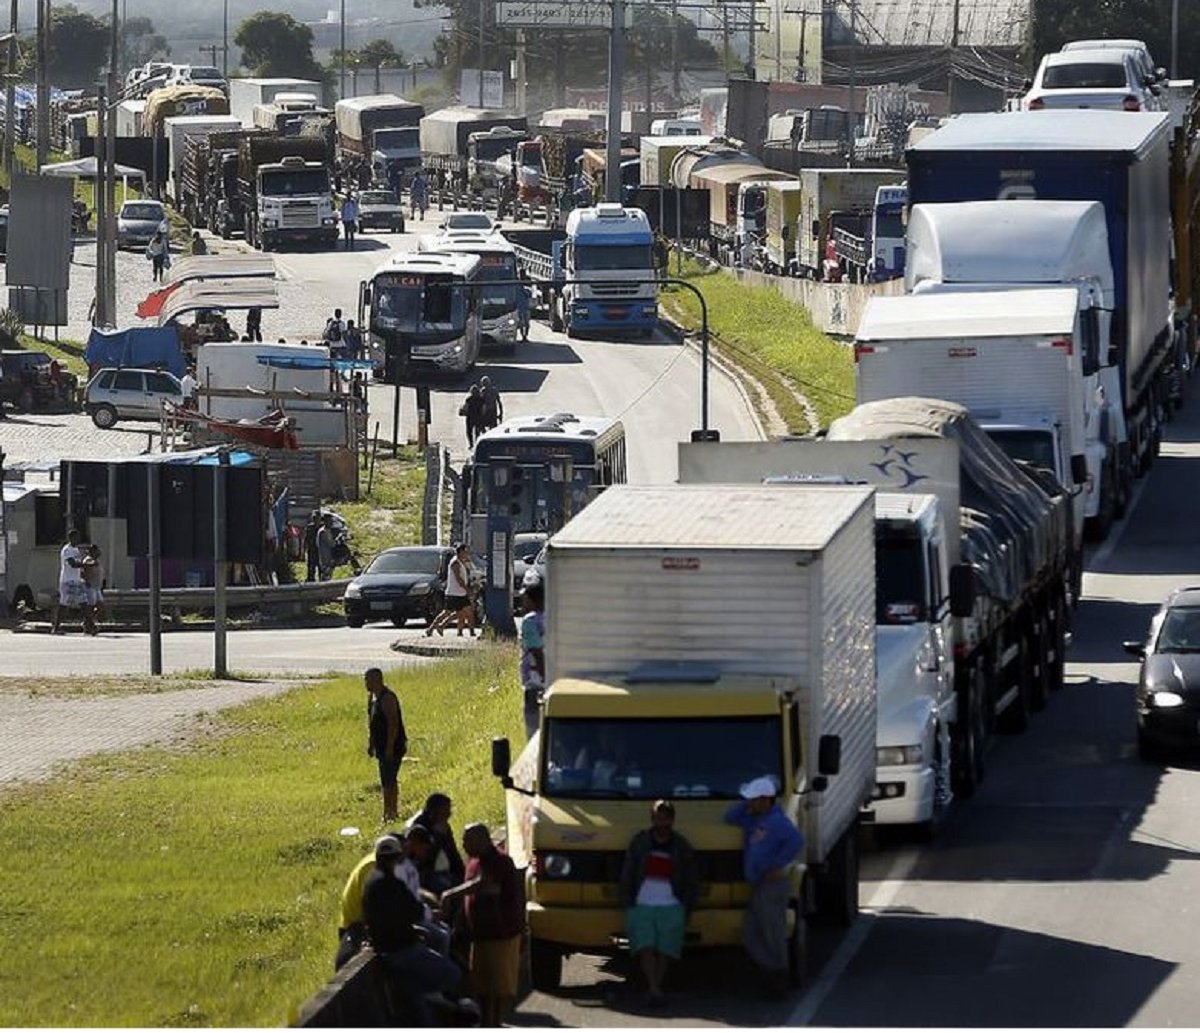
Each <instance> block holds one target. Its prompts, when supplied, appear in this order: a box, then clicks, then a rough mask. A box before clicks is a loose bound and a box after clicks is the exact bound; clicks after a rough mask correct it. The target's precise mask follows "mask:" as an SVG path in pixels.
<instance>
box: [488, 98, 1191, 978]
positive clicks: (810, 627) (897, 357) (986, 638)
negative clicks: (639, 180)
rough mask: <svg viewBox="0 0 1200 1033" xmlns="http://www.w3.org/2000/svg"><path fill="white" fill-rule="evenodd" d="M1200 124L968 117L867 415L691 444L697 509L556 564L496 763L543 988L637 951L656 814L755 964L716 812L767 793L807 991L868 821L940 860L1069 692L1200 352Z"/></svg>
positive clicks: (875, 372) (865, 385)
mask: <svg viewBox="0 0 1200 1033" xmlns="http://www.w3.org/2000/svg"><path fill="white" fill-rule="evenodd" d="M1198 107H1200V105H1198V103H1197V102H1196V101H1195V100H1193V101H1192V102H1191V103H1190V105H1189V106H1188V108H1187V110H1186V111H1184V112H1182V113H1177V114H1176V116H1175V117H1174V118H1172V116H1171V115H1170V114H1168V113H1162V112H1144V111H1142V112H1134V111H1099V110H1034V111H1023V112H1006V113H996V114H980V115H964V116H960V117H958V118H955V119H952V120H950V121H949V123H947V124H946V125H945V126H943V127H942V128H940V129H938V130H937V131H935V132H933V133H931V134H929V135H928V136H927V137H925V138H924V139H923V140H922V141H920V142H919V143H917V144H916V145H915V146H913V147H912V148H911V149H910V150H909V153H908V155H907V159H908V169H907V177H906V182H905V187H906V190H907V204H906V206H905V209H904V210H905V221H906V226H905V227H904V229H905V233H904V241H903V243H904V245H905V248H906V256H907V257H906V262H905V265H904V268H903V276H904V284H903V285H904V288H905V293H904V294H903V295H896V296H875V297H872V298H871V299H870V300H869V301H868V303H867V306H866V310H865V314H864V316H863V318H862V321H861V324H860V325H859V327H858V330H857V334H856V338H855V342H854V350H855V363H856V407H855V408H854V409H853V410H852V411H851V412H850V413H849V414H847V415H846V416H843V417H842V418H840V419H837V420H835V421H834V422H833V424H832V425H831V426H830V428H829V430H828V432H827V433H826V434H824V435H821V436H818V437H815V438H805V439H798V438H796V439H790V438H789V439H782V440H775V441H767V442H713V441H701V442H689V443H683V444H680V445H679V461H678V470H679V481H680V483H679V484H678V485H676V486H672V487H662V488H633V487H624V486H616V487H612V488H609V489H608V490H606V491H605V492H604V493H603V494H602V495H600V496H599V497H598V498H597V499H596V500H595V501H593V502H591V503H590V504H589V505H588V506H587V507H586V508H585V509H584V510H583V511H582V512H581V513H580V514H579V515H577V516H576V517H575V518H574V519H573V520H572V521H571V522H570V523H568V524H567V525H566V526H565V528H564V529H563V530H562V531H560V532H559V533H557V534H555V535H554V536H553V537H551V539H550V540H549V543H548V545H547V547H546V557H547V558H546V568H545V575H544V576H545V584H546V589H547V604H546V620H547V628H546V641H547V670H546V685H547V686H548V688H547V690H546V691H545V693H544V695H543V702H542V710H541V714H540V724H539V730H538V734H537V735H536V736H534V737H533V738H532V739H531V740H530V741H529V743H528V744H527V745H526V747H525V749H524V750H523V751H522V752H521V753H520V755H519V756H517V757H515V758H514V756H513V755H512V750H511V748H510V746H509V744H508V742H507V741H505V740H497V741H496V742H495V743H494V744H493V757H492V760H493V771H494V773H495V774H496V775H497V777H499V778H500V779H501V780H502V782H503V784H504V786H505V788H506V799H507V810H508V843H509V847H510V850H511V851H512V853H513V855H514V857H515V858H516V859H517V861H518V864H522V865H525V866H527V869H528V872H529V875H528V892H529V904H528V911H527V917H528V922H529V929H530V936H531V944H530V946H531V960H532V973H533V979H534V981H535V984H536V985H538V986H540V987H542V988H553V987H555V986H557V985H558V983H559V981H560V979H561V974H562V962H563V958H564V957H565V956H566V955H568V954H570V953H573V952H584V953H601V954H602V953H607V952H609V951H611V950H613V949H614V946H615V945H618V944H620V943H621V942H622V940H623V937H624V920H623V914H622V912H621V909H620V908H619V906H618V902H617V900H616V898H615V896H614V895H613V893H612V892H610V890H611V888H612V885H613V884H614V883H615V880H616V874H617V872H618V871H619V867H620V859H621V856H622V852H623V850H624V847H625V845H626V844H627V843H628V841H629V838H630V836H631V835H632V833H633V832H634V831H635V830H636V829H637V828H639V827H640V826H641V824H642V823H643V821H644V811H645V807H646V805H647V803H648V801H650V800H653V799H657V798H659V797H665V798H668V799H670V800H672V801H673V803H674V804H675V807H676V809H677V815H678V816H677V824H678V825H679V827H681V828H683V829H685V830H686V832H687V834H688V836H689V838H690V839H691V841H692V842H693V844H694V845H695V846H696V849H697V855H698V864H699V867H700V873H701V880H702V882H703V884H704V891H703V895H702V898H701V902H700V904H699V905H698V907H697V908H696V910H695V911H694V912H693V913H692V914H691V915H690V917H689V924H688V936H689V942H690V943H695V944H696V945H720V944H729V943H736V942H738V937H739V926H740V921H741V911H742V908H743V907H744V905H745V902H746V899H747V889H746V887H745V885H744V883H743V882H742V875H741V871H740V867H739V856H738V847H739V846H740V841H739V838H738V833H737V831H736V830H733V829H730V828H729V827H728V826H726V825H724V824H723V822H722V820H721V815H722V812H723V810H724V808H725V807H726V806H727V804H728V801H729V800H730V799H732V798H735V797H736V796H737V793H738V787H739V786H740V785H741V784H742V783H743V782H745V781H747V780H749V779H751V778H754V777H758V776H761V775H763V774H769V775H770V776H771V777H772V778H773V779H774V780H775V782H776V785H777V787H778V790H779V803H780V805H781V806H782V807H783V808H784V810H785V812H786V813H787V814H788V815H789V816H790V817H791V818H792V820H794V821H795V822H796V823H797V825H799V826H800V827H801V829H802V830H803V831H804V833H805V841H806V842H805V848H804V853H803V856H802V857H801V858H800V863H799V864H798V865H797V866H796V869H795V870H794V872H793V873H792V891H793V892H792V896H791V901H790V903H789V908H790V914H791V918H790V921H789V928H790V930H791V933H790V937H791V938H790V947H791V964H792V969H793V974H794V975H795V976H796V977H797V979H799V978H800V977H801V976H802V974H803V969H804V963H805V949H806V946H805V944H806V941H805V927H806V919H808V918H825V919H830V920H833V921H838V922H848V921H849V920H851V919H852V918H853V915H854V913H855V911H856V909H857V883H858V858H857V839H856V831H857V829H858V827H859V825H860V823H862V822H873V823H878V824H885V823H886V824H901V825H908V826H911V827H912V828H914V829H915V830H916V831H917V832H918V833H920V834H922V835H929V834H932V833H933V832H934V831H935V829H936V826H937V824H938V822H939V820H940V816H941V815H942V814H943V813H944V810H945V807H946V806H947V804H949V803H950V802H951V800H952V799H953V798H954V797H955V796H960V797H970V796H971V795H973V794H974V793H975V791H976V790H977V789H978V787H979V785H980V783H981V782H982V780H983V779H984V777H985V775H986V771H987V755H988V745H989V740H990V739H991V737H992V736H993V735H994V734H995V733H996V732H998V731H1006V730H1011V731H1020V730H1022V729H1024V727H1025V726H1026V725H1027V724H1028V723H1029V721H1030V718H1031V715H1032V713H1033V712H1035V711H1037V710H1039V709H1041V708H1042V707H1044V706H1045V705H1046V704H1047V701H1048V699H1049V697H1050V695H1051V694H1052V692H1053V691H1054V690H1056V689H1057V688H1059V687H1060V686H1061V685H1062V680H1063V672H1064V664H1065V654H1066V649H1067V647H1068V644H1069V638H1070V629H1071V626H1072V621H1073V609H1074V606H1075V604H1076V602H1077V601H1078V598H1079V592H1080V586H1081V577H1082V557H1083V542H1084V540H1085V538H1087V537H1089V536H1090V537H1092V538H1096V539H1098V538H1101V537H1103V536H1104V535H1105V534H1106V533H1107V532H1108V529H1109V527H1110V525H1111V523H1112V520H1113V519H1114V518H1115V517H1116V516H1117V515H1119V514H1120V513H1121V512H1122V511H1123V509H1124V507H1125V506H1126V505H1127V504H1128V501H1129V498H1130V494H1131V491H1132V485H1133V480H1134V478H1135V477H1136V476H1137V475H1138V474H1140V473H1141V472H1143V471H1144V470H1145V469H1146V468H1147V467H1148V466H1149V465H1150V463H1151V462H1152V461H1153V459H1154V457H1155V454H1156V452H1157V450H1158V444H1159V441H1160V438H1161V431H1162V425H1163V423H1164V422H1165V421H1166V420H1167V419H1168V418H1169V417H1170V414H1171V412H1172V410H1173V409H1174V408H1175V407H1176V406H1177V405H1178V404H1180V402H1181V399H1182V379H1183V377H1184V376H1185V375H1186V374H1187V373H1188V372H1189V371H1190V369H1191V366H1192V363H1193V362H1194V359H1195V355H1196V313H1195V297H1196V290H1197V286H1198V284H1197V278H1198V271H1197V262H1196V239H1195V234H1196V232H1197V227H1196V225H1195V223H1194V220H1193V214H1194V211H1195V208H1196V197H1197V190H1198V189H1200V147H1198V145H1197V133H1196V130H1195V127H1196V125H1197V123H1196V112H1197V110H1198ZM672 160H674V159H672ZM726 164H729V165H732V164H734V162H730V163H726ZM701 171H703V170H701ZM688 174H689V177H691V176H693V175H694V174H695V170H694V169H693V170H689V173H688ZM782 182H787V181H785V180H778V179H772V178H770V177H767V178H764V179H763V180H762V183H763V184H764V187H765V188H770V187H771V186H773V185H774V184H776V183H782ZM880 185H886V184H880ZM793 189H794V188H793ZM800 189H801V192H803V187H801V188H800ZM664 744H667V745H666V746H664Z"/></svg>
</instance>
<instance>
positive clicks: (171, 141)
mask: <svg viewBox="0 0 1200 1033" xmlns="http://www.w3.org/2000/svg"><path fill="white" fill-rule="evenodd" d="M163 128H164V131H165V135H166V137H167V141H168V155H169V157H168V159H167V161H168V165H167V173H168V175H167V183H168V186H169V188H170V193H171V200H172V201H178V200H179V185H180V184H179V180H180V175H181V173H182V171H183V151H184V147H183V141H184V138H185V137H188V136H209V135H211V134H212V133H229V132H232V131H233V130H235V129H239V128H241V123H240V122H239V121H238V120H237V119H236V118H235V117H234V116H233V115H175V116H173V117H171V118H168V119H165V120H164V121H163Z"/></svg>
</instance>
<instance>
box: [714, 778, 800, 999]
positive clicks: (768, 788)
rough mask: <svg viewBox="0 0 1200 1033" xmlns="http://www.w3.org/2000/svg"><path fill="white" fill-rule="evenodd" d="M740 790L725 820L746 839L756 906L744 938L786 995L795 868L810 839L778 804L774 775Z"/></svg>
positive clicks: (772, 987) (771, 983) (776, 989)
mask: <svg viewBox="0 0 1200 1033" xmlns="http://www.w3.org/2000/svg"><path fill="white" fill-rule="evenodd" d="M739 792H740V793H741V797H742V799H741V801H740V802H739V803H735V804H734V805H733V806H732V807H730V808H729V810H728V811H727V812H726V813H725V821H726V822H727V823H728V824H730V825H738V826H740V827H741V828H742V831H743V834H744V837H745V841H744V842H745V845H744V851H745V853H744V858H743V860H744V864H745V874H746V882H748V883H749V884H750V902H749V903H748V904H747V906H746V916H745V922H744V925H743V927H742V940H743V942H744V943H745V945H746V953H747V954H749V955H750V959H751V960H752V961H753V962H754V963H755V964H756V965H757V966H758V967H759V968H760V969H761V970H762V972H763V975H764V976H765V977H766V982H767V988H768V990H769V992H771V993H772V994H782V993H785V992H786V990H787V987H788V940H787V911H788V898H789V896H790V895H791V885H792V880H791V873H792V865H793V864H794V863H795V861H796V858H797V857H798V856H799V854H800V850H801V848H802V847H803V846H804V836H803V835H802V834H801V832H800V830H799V829H798V828H796V826H795V825H794V824H793V823H792V821H791V819H790V818H788V816H787V815H786V814H784V813H783V811H782V810H781V809H780V807H779V805H778V804H776V803H775V796H776V793H777V790H776V788H775V780H774V779H773V778H771V776H770V775H765V776H763V777H762V778H756V779H754V780H752V781H750V782H747V783H746V784H745V785H744V786H742V787H741V789H740V790H739ZM800 920H801V921H802V920H803V918H801V919H800Z"/></svg>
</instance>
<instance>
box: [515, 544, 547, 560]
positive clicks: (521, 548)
mask: <svg viewBox="0 0 1200 1033" xmlns="http://www.w3.org/2000/svg"><path fill="white" fill-rule="evenodd" d="M543 544H544V543H543V541H542V539H541V538H531V539H529V540H528V541H523V542H517V543H515V544H514V545H513V556H514V557H515V558H516V559H519V560H520V561H521V562H522V563H532V562H533V561H534V560H535V559H536V558H537V555H538V553H540V552H541V551H542V545H543Z"/></svg>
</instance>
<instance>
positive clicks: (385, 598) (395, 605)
mask: <svg viewBox="0 0 1200 1033" xmlns="http://www.w3.org/2000/svg"><path fill="white" fill-rule="evenodd" d="M453 554H454V553H453V550H452V549H448V548H446V547H445V546H440V545H413V546H406V547H401V548H397V549H387V550H385V551H384V552H381V553H380V554H379V555H378V556H376V557H375V558H374V559H373V560H371V562H370V564H369V565H368V566H367V568H366V570H364V571H363V572H362V573H361V574H359V575H358V577H356V578H355V579H354V580H353V581H351V582H350V584H348V585H347V586H346V594H345V595H344V596H343V597H342V605H343V606H344V607H345V610H346V623H347V624H349V625H350V627H352V628H361V627H362V626H363V625H364V624H366V623H367V621H381V620H390V621H391V622H392V623H393V624H394V625H396V627H398V628H402V627H403V626H404V625H405V623H407V622H408V621H409V620H412V619H414V618H417V619H420V620H423V621H425V623H426V624H429V623H431V622H432V621H433V618H434V617H436V616H437V615H438V614H439V613H440V612H441V609H442V602H443V601H444V599H445V597H446V567H447V566H448V565H449V563H450V560H451V557H452V556H453Z"/></svg>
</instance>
